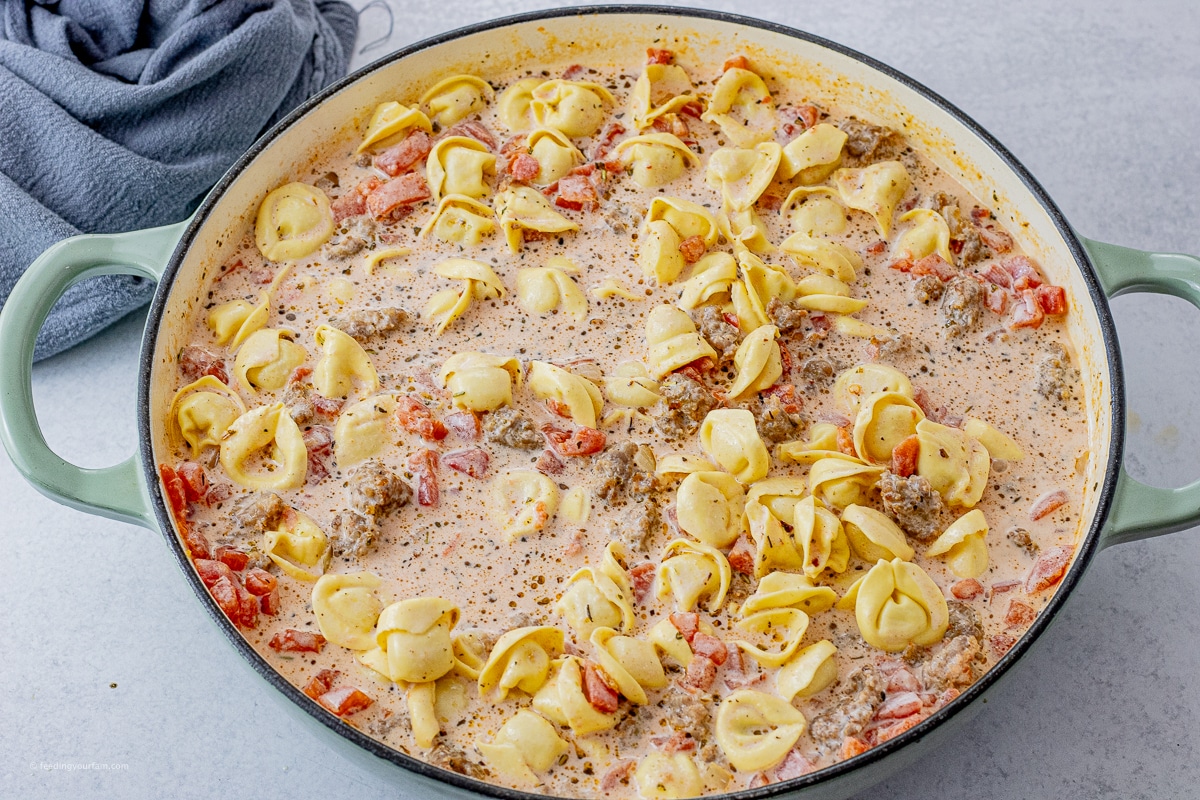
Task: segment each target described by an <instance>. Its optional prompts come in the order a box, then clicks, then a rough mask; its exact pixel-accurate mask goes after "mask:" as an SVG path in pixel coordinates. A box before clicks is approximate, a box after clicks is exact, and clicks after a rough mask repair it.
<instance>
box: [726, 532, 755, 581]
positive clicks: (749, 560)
mask: <svg viewBox="0 0 1200 800" xmlns="http://www.w3.org/2000/svg"><path fill="white" fill-rule="evenodd" d="M754 555H755V550H754V545H753V544H751V542H750V540H749V539H747V538H746V537H745V536H739V537H738V540H737V541H736V542H734V543H733V549H732V550H730V551H729V566H730V568H732V569H733V571H734V572H740V573H742V574H743V575H753V574H754Z"/></svg>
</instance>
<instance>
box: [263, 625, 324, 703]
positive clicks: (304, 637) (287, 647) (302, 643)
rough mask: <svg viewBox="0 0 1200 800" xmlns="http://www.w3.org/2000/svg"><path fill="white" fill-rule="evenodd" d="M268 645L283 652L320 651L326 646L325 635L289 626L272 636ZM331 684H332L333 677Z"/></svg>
mask: <svg viewBox="0 0 1200 800" xmlns="http://www.w3.org/2000/svg"><path fill="white" fill-rule="evenodd" d="M267 646H268V647H270V648H271V649H272V650H275V651H277V652H281V653H283V652H288V653H319V652H321V648H323V647H324V646H325V637H324V636H322V635H321V634H319V633H313V632H312V631H298V630H296V629H294V628H288V629H286V630H283V631H280V632H279V633H277V634H275V635H274V636H272V637H271V641H269V642H267ZM330 685H332V679H331V683H330ZM329 688H330V687H329V686H326V687H325V688H324V690H322V691H321V694H325V692H327V691H329Z"/></svg>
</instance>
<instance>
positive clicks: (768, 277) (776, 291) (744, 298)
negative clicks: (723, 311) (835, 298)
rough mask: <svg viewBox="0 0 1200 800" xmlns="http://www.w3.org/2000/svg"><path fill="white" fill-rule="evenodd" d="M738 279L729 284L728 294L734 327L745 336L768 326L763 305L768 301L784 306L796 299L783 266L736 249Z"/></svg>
mask: <svg viewBox="0 0 1200 800" xmlns="http://www.w3.org/2000/svg"><path fill="white" fill-rule="evenodd" d="M737 258H738V266H739V267H740V268H741V276H742V279H741V280H740V281H738V282H736V283H734V284H733V286H732V287H731V289H730V295H731V298H732V300H733V311H734V313H735V314H736V315H737V318H738V328H740V329H741V330H742V331H744V332H746V333H747V334H749V333H751V332H753V331H756V330H758V329H759V328H761V327H763V326H765V325H770V324H771V319H770V317H769V316H768V315H767V306H769V305H770V303H771V301H772V300H779V301H780V302H781V303H786V302H788V301H789V300H791V299H793V298H794V297H795V296H796V283H795V282H794V281H793V280H792V276H791V275H789V274H788V273H787V270H785V269H783V267H780V266H777V265H775V264H767V263H765V262H764V261H763V260H762V259H761V258H759V257H758V256H756V255H754V254H753V253H751V252H750V251H749V250H748V249H747V248H745V247H740V248H737Z"/></svg>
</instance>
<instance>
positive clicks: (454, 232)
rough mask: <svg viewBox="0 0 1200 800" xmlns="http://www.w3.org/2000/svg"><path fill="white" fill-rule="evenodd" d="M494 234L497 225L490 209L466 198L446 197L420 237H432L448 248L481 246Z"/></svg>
mask: <svg viewBox="0 0 1200 800" xmlns="http://www.w3.org/2000/svg"><path fill="white" fill-rule="evenodd" d="M494 230H496V222H495V220H494V219H493V214H492V209H491V208H490V207H489V206H487V205H485V204H483V203H481V202H479V201H478V200H476V199H474V198H472V197H468V196H467V195H463V194H447V195H444V196H443V197H442V199H441V200H439V201H438V204H437V208H436V209H434V212H433V216H432V217H430V218H429V221H428V222H426V223H425V226H424V227H423V228H421V231H420V233H419V235H420V236H422V237H424V236H428V235H430V234H432V235H433V236H434V237H436V238H437V239H440V240H441V241H443V242H446V243H447V244H457V245H460V246H463V247H466V246H467V245H472V246H474V245H477V244H479V243H480V242H482V241H483V238H484V237H485V236H487V235H488V234H490V233H492V232H493V231H494Z"/></svg>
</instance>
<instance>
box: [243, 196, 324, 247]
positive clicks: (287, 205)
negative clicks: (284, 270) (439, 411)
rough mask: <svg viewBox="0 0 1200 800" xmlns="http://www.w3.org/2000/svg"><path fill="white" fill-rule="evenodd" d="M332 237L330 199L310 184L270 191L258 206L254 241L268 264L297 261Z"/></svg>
mask: <svg viewBox="0 0 1200 800" xmlns="http://www.w3.org/2000/svg"><path fill="white" fill-rule="evenodd" d="M332 235H333V211H332V210H331V208H330V206H329V198H328V197H327V196H326V195H325V193H324V192H322V191H321V190H320V189H318V188H317V187H315V186H309V185H308V184H307V183H288V184H284V185H283V186H280V187H279V188H278V189H275V190H273V191H271V192H270V193H269V194H267V196H266V197H265V198H263V201H262V204H261V205H260V206H259V207H258V218H257V220H256V221H255V223H254V242H255V244H256V245H258V251H259V252H260V253H262V254H263V258H265V259H267V260H268V261H295V260H297V259H300V258H304V257H305V256H307V255H309V254H310V253H312V252H314V251H315V250H316V249H317V248H318V247H320V246H321V245H323V244H325V242H326V241H327V240H328V239H329V237H330V236H332Z"/></svg>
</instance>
